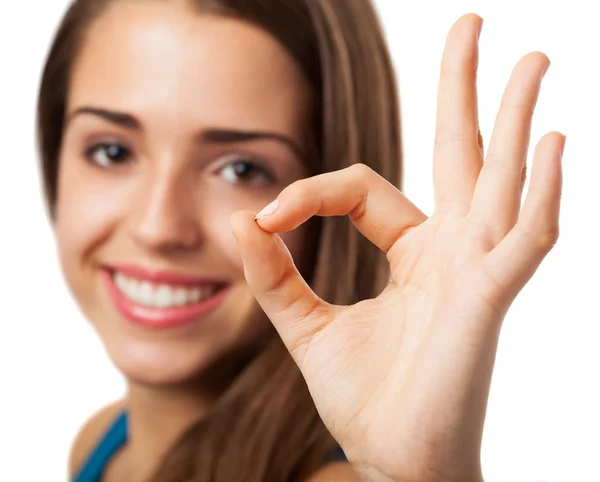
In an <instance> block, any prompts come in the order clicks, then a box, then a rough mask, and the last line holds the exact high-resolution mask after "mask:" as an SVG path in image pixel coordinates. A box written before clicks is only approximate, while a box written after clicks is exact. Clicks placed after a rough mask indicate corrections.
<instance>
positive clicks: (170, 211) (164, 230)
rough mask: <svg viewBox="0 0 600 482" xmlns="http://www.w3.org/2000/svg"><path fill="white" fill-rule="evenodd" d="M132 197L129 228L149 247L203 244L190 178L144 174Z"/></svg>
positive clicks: (170, 248) (169, 248)
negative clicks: (146, 175) (133, 197)
mask: <svg viewBox="0 0 600 482" xmlns="http://www.w3.org/2000/svg"><path fill="white" fill-rule="evenodd" d="M138 193H139V194H138V195H136V196H135V199H132V200H131V209H130V211H129V223H128V224H129V231H130V235H131V237H132V238H133V239H134V241H135V242H136V243H137V244H138V245H140V246H142V247H144V248H146V249H149V250H154V251H174V250H176V251H182V250H187V251H189V250H193V249H197V248H198V247H199V246H200V245H201V244H202V239H203V236H202V229H201V226H200V222H199V220H198V219H197V206H196V205H195V204H196V203H195V199H194V190H193V186H192V185H191V183H190V179H189V178H188V179H186V178H185V177H184V176H182V175H179V176H177V174H176V173H172V172H164V171H163V172H157V173H156V174H154V175H152V176H150V175H149V176H148V177H144V178H143V179H142V180H141V185H140V186H139V189H138Z"/></svg>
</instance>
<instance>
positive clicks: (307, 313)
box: [230, 211, 332, 365]
mask: <svg viewBox="0 0 600 482" xmlns="http://www.w3.org/2000/svg"><path fill="white" fill-rule="evenodd" d="M230 223H231V228H232V231H233V235H234V237H235V239H236V241H237V244H238V247H239V249H240V252H241V255H242V259H243V262H244V274H245V276H246V281H247V282H248V285H249V286H250V289H251V290H252V293H253V294H254V297H255V298H256V300H257V301H258V303H259V304H260V306H261V307H262V309H263V311H264V312H265V313H266V315H267V316H268V317H269V319H270V320H271V322H272V323H273V325H274V326H275V329H276V330H277V332H278V333H279V336H280V337H281V339H282V340H283V342H284V344H285V345H286V347H287V349H288V351H289V352H290V353H291V355H292V356H293V357H294V359H295V360H296V363H298V364H299V365H300V362H301V361H302V358H303V354H304V353H305V352H306V348H307V347H308V345H309V344H310V341H311V339H312V338H313V336H314V334H315V333H317V332H318V331H320V330H321V329H322V328H323V327H324V326H325V325H326V324H327V323H328V322H329V321H330V320H331V318H332V316H331V315H332V313H331V311H332V306H331V305H329V304H328V303H326V302H325V301H323V300H322V299H321V298H319V297H318V296H317V295H316V294H315V293H314V292H313V291H312V289H311V288H310V286H308V284H307V283H306V281H304V279H303V278H302V276H301V275H300V273H299V272H298V270H297V269H296V266H295V265H294V261H293V260H292V256H291V255H290V252H289V250H288V249H287V246H286V245H285V244H284V242H283V241H282V239H281V238H280V237H279V235H277V234H271V233H267V232H266V231H263V230H262V229H261V228H260V226H258V224H257V223H256V221H255V214H254V213H252V212H250V211H239V212H237V213H235V214H233V215H232V216H231V219H230Z"/></svg>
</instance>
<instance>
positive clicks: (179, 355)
mask: <svg viewBox="0 0 600 482" xmlns="http://www.w3.org/2000/svg"><path fill="white" fill-rule="evenodd" d="M105 347H106V350H107V352H108V354H109V356H110V358H111V360H112V362H113V363H114V364H115V366H116V367H117V369H118V370H119V371H120V372H121V373H123V375H124V376H125V377H126V378H127V379H128V380H129V381H130V382H134V383H138V384H143V385H151V386H170V385H181V384H185V383H187V382H189V381H191V380H193V379H195V378H198V377H200V376H201V375H202V374H203V373H205V372H206V371H207V370H208V369H209V368H210V366H211V365H213V364H214V362H215V361H216V360H217V359H218V358H219V352H220V351H222V350H219V349H218V346H217V344H216V343H214V341H213V342H211V340H202V341H200V342H198V341H197V340H196V341H195V342H194V343H193V344H191V343H189V342H185V341H183V340H178V341H175V340H171V341H168V340H165V341H160V342H159V341H147V340H144V341H142V340H130V339H122V340H115V339H114V338H112V339H111V340H110V342H109V343H105Z"/></svg>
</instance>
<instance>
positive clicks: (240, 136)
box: [66, 107, 307, 161]
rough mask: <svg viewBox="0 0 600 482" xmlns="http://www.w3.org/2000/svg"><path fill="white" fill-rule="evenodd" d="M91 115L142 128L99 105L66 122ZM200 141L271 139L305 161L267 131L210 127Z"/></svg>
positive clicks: (287, 143) (299, 151) (288, 141)
mask: <svg viewBox="0 0 600 482" xmlns="http://www.w3.org/2000/svg"><path fill="white" fill-rule="evenodd" d="M83 114H88V115H93V116H96V117H100V118H102V119H104V120H106V121H108V122H111V123H113V124H117V125H119V126H121V127H125V128H127V129H132V130H142V123H141V122H140V121H139V120H138V119H137V118H136V117H135V116H133V115H131V114H127V113H125V112H117V111H113V110H108V109H103V108H99V107H80V108H78V109H75V110H74V111H73V112H72V113H71V114H69V116H68V118H67V121H66V124H69V123H70V122H71V121H72V120H73V118H74V117H76V116H78V115H83ZM198 139H199V140H200V141H204V142H213V143H223V144H228V143H235V142H250V141H256V140H271V141H276V142H278V143H280V144H283V145H284V146H285V147H287V148H288V149H289V150H290V151H292V153H293V154H295V155H296V156H297V157H299V158H300V160H303V161H306V160H307V159H306V155H305V153H304V152H303V150H302V149H301V148H300V146H298V145H297V144H296V143H295V142H294V141H293V140H292V139H290V138H289V137H288V136H285V135H283V134H278V133H275V132H267V131H243V130H233V129H221V128H210V129H206V130H204V131H202V132H201V133H200V135H199V136H198Z"/></svg>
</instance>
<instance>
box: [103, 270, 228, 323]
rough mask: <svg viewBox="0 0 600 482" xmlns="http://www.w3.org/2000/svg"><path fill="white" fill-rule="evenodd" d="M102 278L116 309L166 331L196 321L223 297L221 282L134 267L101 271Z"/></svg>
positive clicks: (135, 321) (226, 287)
mask: <svg viewBox="0 0 600 482" xmlns="http://www.w3.org/2000/svg"><path fill="white" fill-rule="evenodd" d="M102 279H103V282H104V285H105V287H106V289H107V290H108V294H109V296H110V299H111V300H112V302H113V304H114V305H115V307H116V308H117V310H118V311H119V312H120V313H121V314H122V315H124V316H125V318H126V319H127V320H129V321H130V322H132V323H135V324H138V325H142V326H144V327H146V328H155V329H156V328H170V327H174V326H178V325H182V324H189V323H194V322H197V321H199V320H200V319H201V318H203V317H204V316H205V315H207V314H209V313H210V312H212V311H213V310H215V309H216V308H217V307H218V306H219V305H220V304H221V301H223V299H224V298H225V297H226V296H227V293H228V291H229V290H228V288H229V285H228V284H227V283H224V282H218V281H214V280H213V281H211V280H206V279H200V278H194V277H189V276H185V275H179V274H174V273H156V272H149V271H145V270H143V269H141V268H136V267H123V268H105V269H103V270H102Z"/></svg>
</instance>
